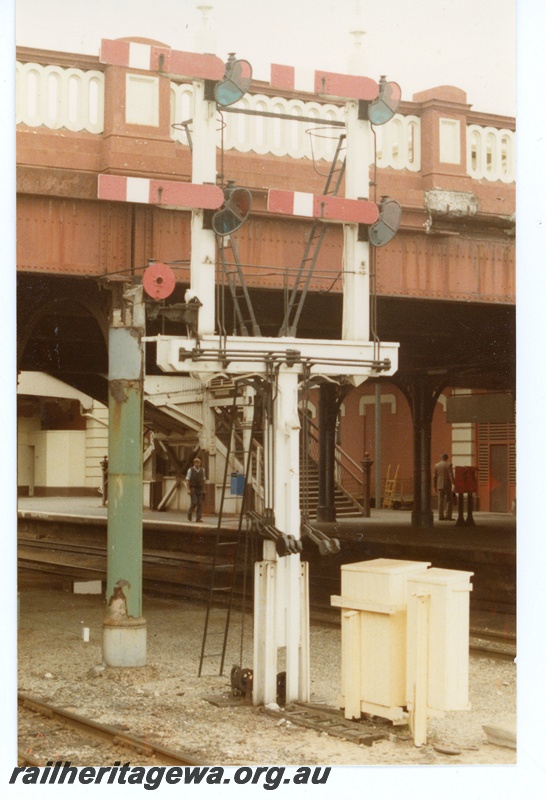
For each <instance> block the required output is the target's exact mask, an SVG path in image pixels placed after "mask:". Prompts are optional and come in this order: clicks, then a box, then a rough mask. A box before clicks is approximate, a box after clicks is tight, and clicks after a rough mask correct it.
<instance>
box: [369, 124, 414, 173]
mask: <svg viewBox="0 0 546 800" xmlns="http://www.w3.org/2000/svg"><path fill="white" fill-rule="evenodd" d="M374 131H375V136H376V142H377V144H376V147H377V166H378V167H379V168H380V169H384V168H385V167H391V168H392V169H407V170H409V171H410V172H419V170H420V169H421V120H420V119H419V117H416V116H414V115H412V114H408V115H407V116H402V114H395V115H394V117H393V118H392V119H391V120H390V122H387V123H386V124H385V125H378V126H376V127H375V128H374Z"/></svg>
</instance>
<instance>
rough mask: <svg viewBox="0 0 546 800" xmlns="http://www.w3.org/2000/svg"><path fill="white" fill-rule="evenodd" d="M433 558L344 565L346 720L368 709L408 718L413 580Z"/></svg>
mask: <svg viewBox="0 0 546 800" xmlns="http://www.w3.org/2000/svg"><path fill="white" fill-rule="evenodd" d="M429 566H430V562H422V561H400V560H397V559H390V558H377V559H372V560H370V561H359V562H357V563H354V564H344V565H343V566H342V567H341V596H340V597H338V596H333V597H332V598H331V602H332V605H333V606H337V607H339V608H341V610H342V612H341V620H342V623H341V636H342V655H341V661H342V664H341V673H342V674H341V697H340V706H341V707H342V708H344V709H345V718H346V719H359V718H360V716H361V714H362V713H368V714H374V715H377V716H381V717H384V718H386V719H391V720H392V721H393V722H402V721H405V717H406V715H405V712H404V707H405V706H406V646H407V644H406V607H407V585H408V580H409V579H410V578H412V577H418V576H419V575H421V574H423V573H425V572H426V571H427V568H428V567H429Z"/></svg>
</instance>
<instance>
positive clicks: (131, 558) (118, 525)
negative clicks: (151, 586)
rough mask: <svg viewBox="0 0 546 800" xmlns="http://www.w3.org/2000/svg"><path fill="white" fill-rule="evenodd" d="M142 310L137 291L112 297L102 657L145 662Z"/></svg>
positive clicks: (131, 663) (128, 662) (124, 663)
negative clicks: (106, 544)
mask: <svg viewBox="0 0 546 800" xmlns="http://www.w3.org/2000/svg"><path fill="white" fill-rule="evenodd" d="M144 333H145V311H144V303H143V300H142V287H141V286H137V287H131V288H127V289H126V290H125V291H124V292H123V294H122V295H120V293H119V292H118V293H116V295H115V296H114V307H113V311H112V321H111V326H110V330H109V342H108V358H109V367H108V409H109V426H108V547H107V551H108V564H107V588H106V601H107V613H106V617H105V619H104V624H103V657H104V661H105V662H106V663H107V664H108V665H109V666H142V665H143V664H145V663H146V620H145V619H143V617H142V435H143V395H144V355H143V344H142V337H143V335H144Z"/></svg>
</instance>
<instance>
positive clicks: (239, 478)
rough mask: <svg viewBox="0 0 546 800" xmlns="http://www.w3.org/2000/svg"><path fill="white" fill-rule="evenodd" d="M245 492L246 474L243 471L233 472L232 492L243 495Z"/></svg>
mask: <svg viewBox="0 0 546 800" xmlns="http://www.w3.org/2000/svg"><path fill="white" fill-rule="evenodd" d="M244 493H245V476H244V475H243V473H242V472H232V473H231V494H236V495H240V496H241V497H242V495H243V494H244Z"/></svg>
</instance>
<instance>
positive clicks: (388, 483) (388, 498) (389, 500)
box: [382, 464, 400, 508]
mask: <svg viewBox="0 0 546 800" xmlns="http://www.w3.org/2000/svg"><path fill="white" fill-rule="evenodd" d="M399 469H400V464H398V466H397V467H396V471H395V473H394V478H391V465H390V464H389V467H388V469H387V478H386V480H385V491H384V493H383V504H382V508H392V506H393V502H394V494H395V492H396V481H397V480H398V470H399Z"/></svg>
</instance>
